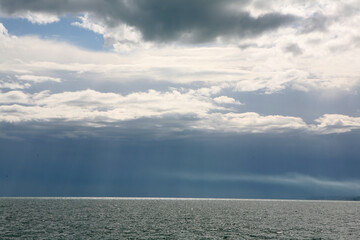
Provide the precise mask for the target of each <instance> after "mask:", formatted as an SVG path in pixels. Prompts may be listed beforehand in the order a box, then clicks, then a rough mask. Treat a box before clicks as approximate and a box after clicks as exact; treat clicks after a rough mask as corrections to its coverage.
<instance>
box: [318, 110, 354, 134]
mask: <svg viewBox="0 0 360 240" xmlns="http://www.w3.org/2000/svg"><path fill="white" fill-rule="evenodd" d="M315 122H317V123H318V125H317V126H316V127H315V131H316V132H318V133H321V134H329V133H344V132H350V131H351V130H354V129H360V117H351V116H346V115H341V114H325V115H323V116H322V117H320V118H318V119H316V120H315Z"/></svg>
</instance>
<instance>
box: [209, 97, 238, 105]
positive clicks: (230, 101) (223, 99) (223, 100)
mask: <svg viewBox="0 0 360 240" xmlns="http://www.w3.org/2000/svg"><path fill="white" fill-rule="evenodd" d="M214 101H215V102H217V103H219V104H223V103H225V104H241V103H240V102H237V101H236V100H235V99H234V98H231V97H227V96H220V97H216V98H214Z"/></svg>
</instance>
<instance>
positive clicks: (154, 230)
mask: <svg viewBox="0 0 360 240" xmlns="http://www.w3.org/2000/svg"><path fill="white" fill-rule="evenodd" d="M0 239H337V240H338V239H354V240H356V239H360V202H346V201H288V200H224V199H223V200H218V199H217V200H215V199H149V198H144V199H140V198H0Z"/></svg>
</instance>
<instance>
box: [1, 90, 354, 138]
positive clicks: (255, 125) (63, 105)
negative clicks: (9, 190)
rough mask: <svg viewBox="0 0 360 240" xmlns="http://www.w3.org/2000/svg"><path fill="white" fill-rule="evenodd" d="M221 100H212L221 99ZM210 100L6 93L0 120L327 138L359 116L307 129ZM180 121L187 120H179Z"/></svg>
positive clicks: (198, 94) (154, 94) (185, 95)
mask: <svg viewBox="0 0 360 240" xmlns="http://www.w3.org/2000/svg"><path fill="white" fill-rule="evenodd" d="M202 93H205V95H204V94H202ZM222 97H223V96H222ZM222 97H218V98H220V99H227V98H222ZM215 99H217V98H215ZM215 99H213V98H212V97H211V96H209V95H207V94H206V91H205V90H204V89H200V90H197V91H194V90H190V91H185V92H179V91H177V90H172V91H167V92H159V91H155V90H149V91H148V92H135V93H131V94H128V95H121V94H117V93H102V92H98V91H94V90H84V91H75V92H62V93H55V94H51V93H50V92H49V91H43V92H39V93H35V94H29V93H23V92H21V91H9V92H5V93H0V104H1V105H0V121H3V122H13V123H16V122H26V121H37V122H39V121H40V122H49V121H55V122H58V121H62V122H64V121H65V122H69V121H70V122H79V123H80V124H81V125H83V126H107V124H113V123H119V124H121V123H122V122H124V121H131V120H136V119H141V118H147V119H152V122H153V124H154V125H158V122H159V119H167V118H172V119H173V121H174V129H176V130H177V131H179V130H180V131H182V130H201V131H215V132H227V133H266V132H277V133H281V132H287V131H293V130H300V131H306V132H312V133H317V134H329V133H342V132H347V131H351V130H353V129H360V118H355V117H350V116H344V115H336V114H332V115H329V114H327V115H324V116H323V117H321V118H319V119H316V120H315V122H316V123H317V124H310V125H309V124H307V123H305V122H304V121H303V120H302V119H301V118H299V117H292V116H281V115H267V116H263V115H260V114H258V113H255V112H245V113H236V112H232V110H233V109H231V108H225V107H222V106H218V105H217V104H214V103H216V101H215ZM229 99H231V98H229ZM227 101H228V99H227ZM186 117H190V119H191V120H184V119H185V118H186ZM169 131H170V132H171V131H172V129H169Z"/></svg>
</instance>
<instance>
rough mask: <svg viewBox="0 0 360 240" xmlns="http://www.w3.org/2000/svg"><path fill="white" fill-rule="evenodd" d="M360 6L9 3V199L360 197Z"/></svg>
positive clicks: (4, 173)
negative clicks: (38, 197) (59, 197)
mask: <svg viewBox="0 0 360 240" xmlns="http://www.w3.org/2000/svg"><path fill="white" fill-rule="evenodd" d="M359 10H360V1H359V0H348V1H343V0H341V1H328V0H318V1H312V0H310V1H302V0H283V1H276V0H266V1H265V0H226V1H215V0H197V1H192V0H173V1H167V0H133V1H128V0H114V1H96V0H89V1H84V0H68V1H50V0H18V1H12V0H0V196H112V197H113V196H118V197H211V198H213V197H215V198H217V197H219V198H290V199H310V198H343V197H344V198H348V197H355V196H359V195H360V173H359V170H360V145H359V140H360V106H359V103H360V95H359V94H360V92H359V90H360V68H359V66H360V54H358V53H359V52H360V29H359V27H358V26H359V25H360V14H359V12H360V11H359Z"/></svg>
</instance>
